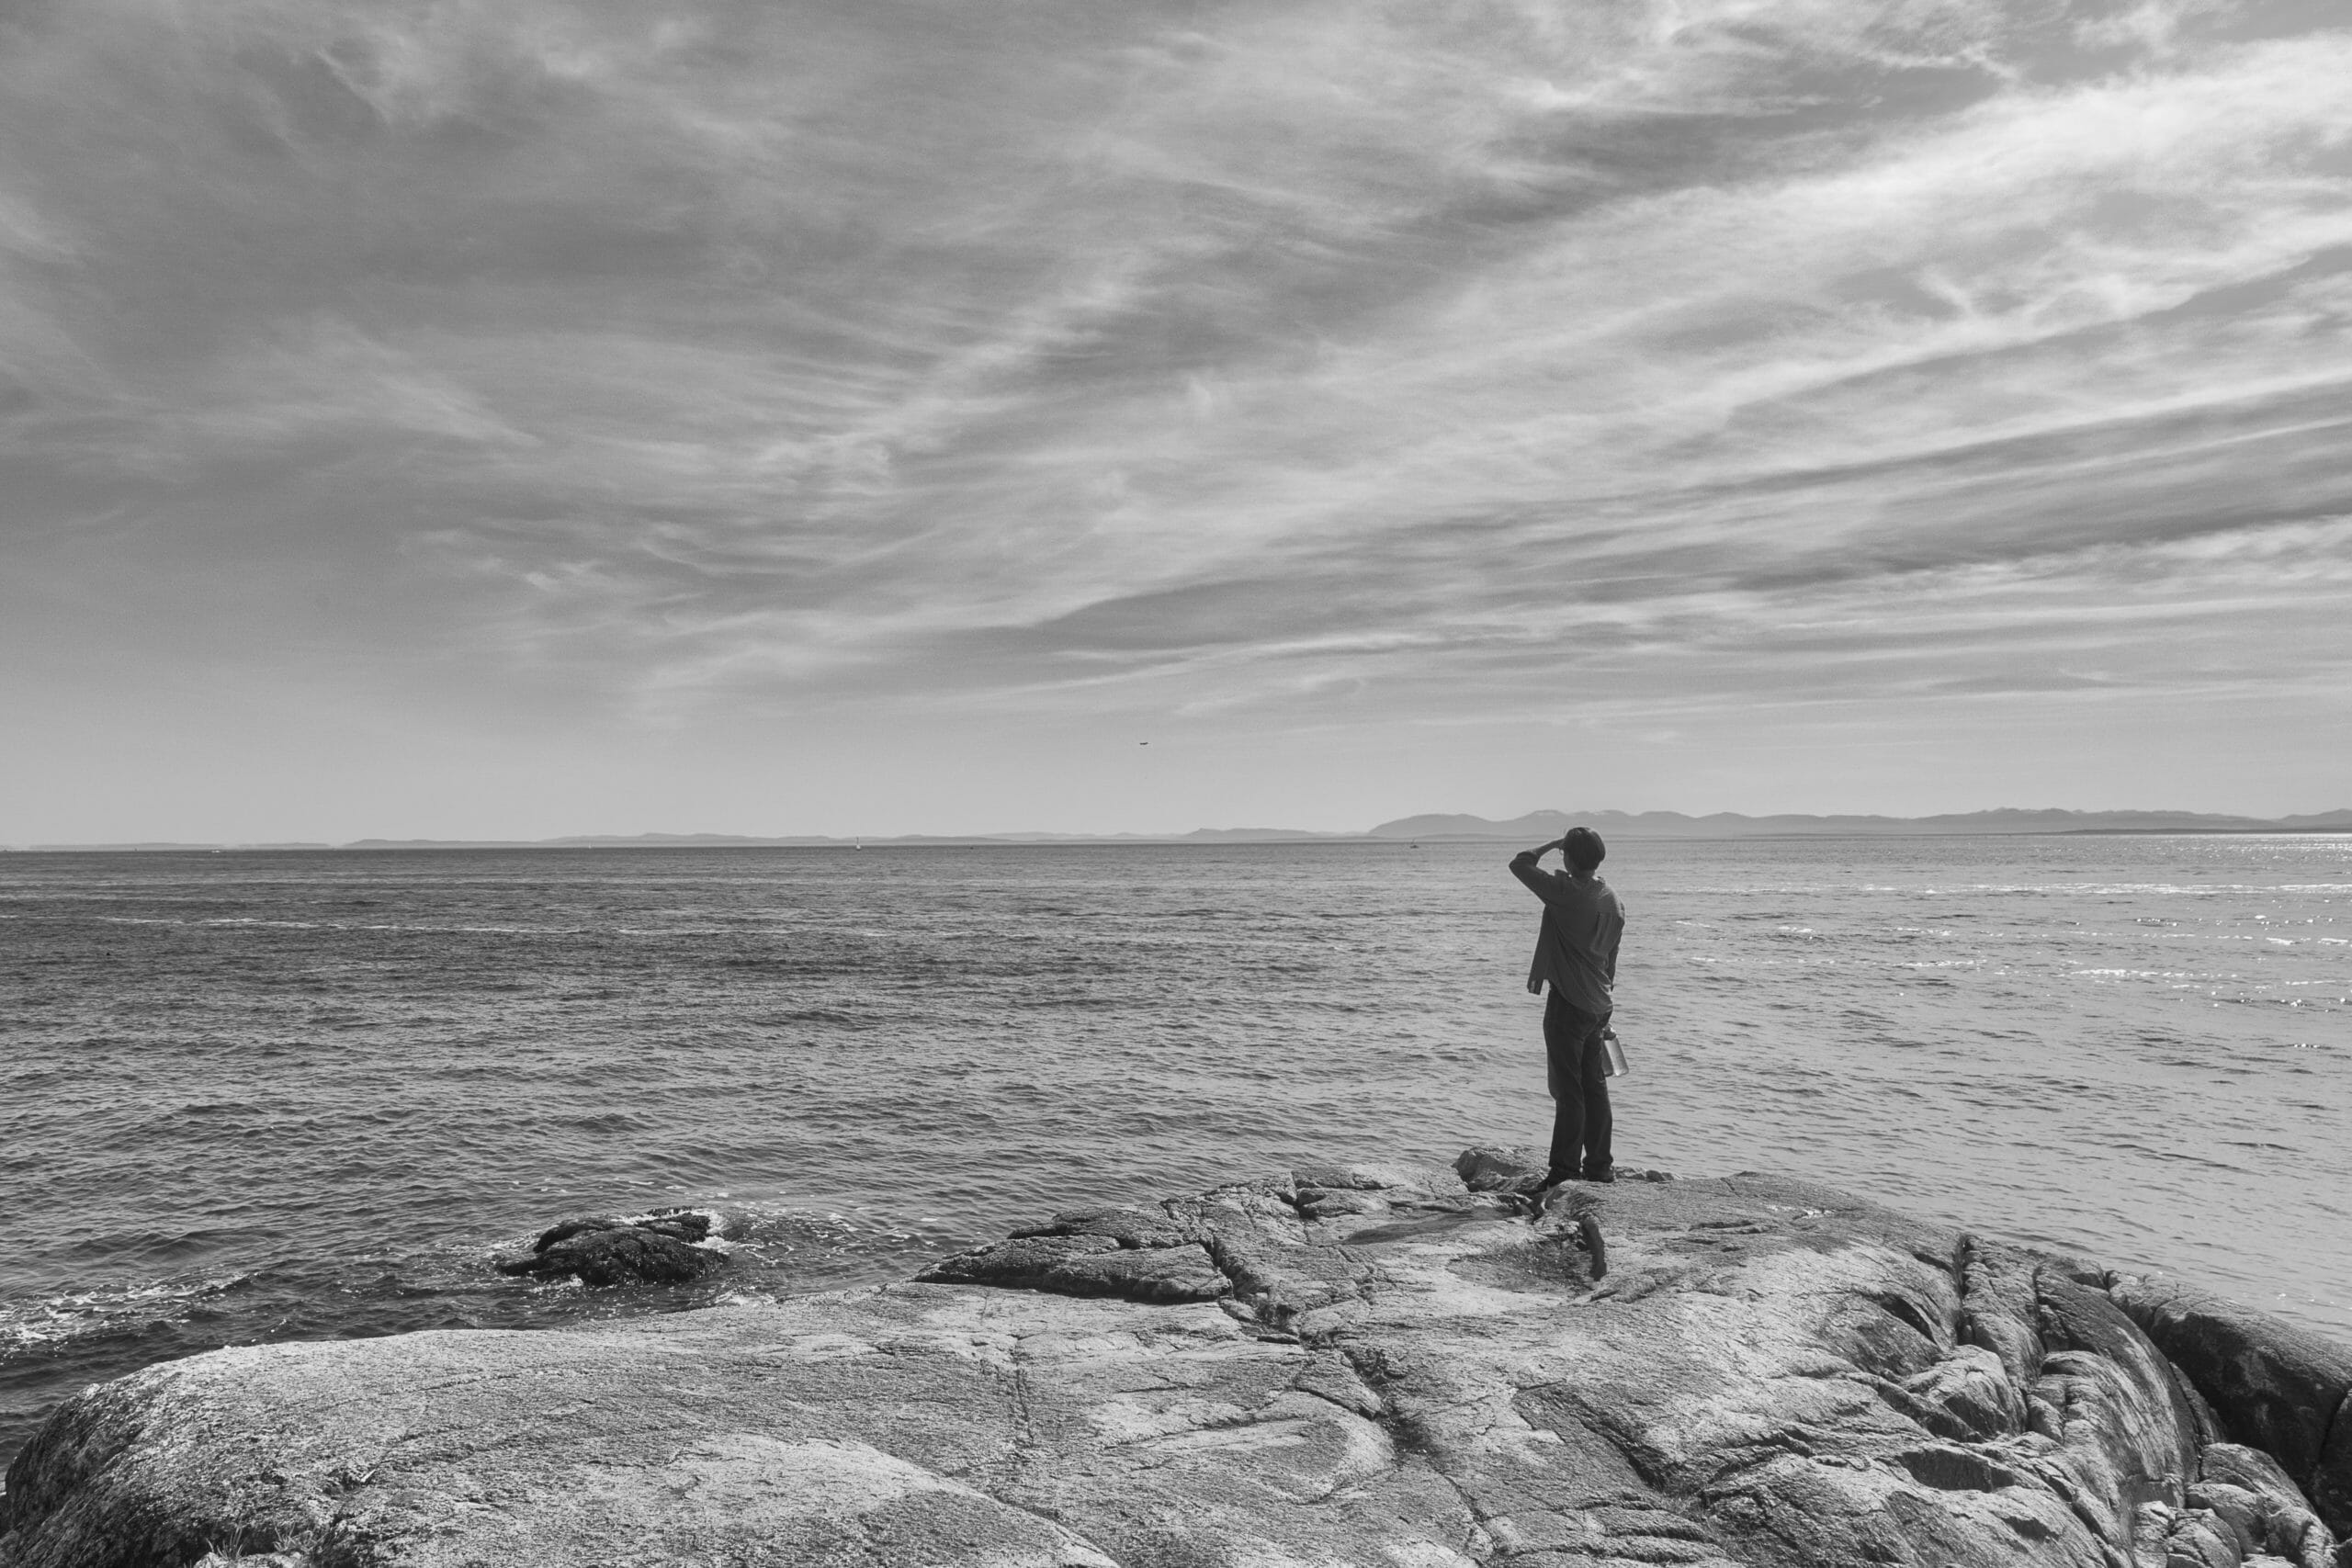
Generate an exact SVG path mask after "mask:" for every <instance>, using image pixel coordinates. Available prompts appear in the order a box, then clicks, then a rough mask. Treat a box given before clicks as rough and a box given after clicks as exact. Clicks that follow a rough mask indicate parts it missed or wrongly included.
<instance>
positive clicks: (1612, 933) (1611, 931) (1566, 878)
mask: <svg viewBox="0 0 2352 1568" xmlns="http://www.w3.org/2000/svg"><path fill="white" fill-rule="evenodd" d="M1510 874H1512V875H1513V876H1516V877H1518V878H1519V879H1520V880H1521V882H1524V883H1525V884H1527V887H1528V891H1530V892H1531V893H1533V894H1534V895H1535V896H1536V897H1538V898H1541V899H1543V900H1544V929H1543V930H1542V931H1540V932H1538V933H1537V935H1536V938H1535V962H1534V963H1533V964H1531V965H1530V966H1529V968H1528V971H1527V988H1528V989H1529V990H1531V991H1541V990H1543V988H1544V982H1545V981H1547V980H1548V981H1550V982H1551V983H1552V989H1553V990H1554V991H1555V992H1556V993H1558V995H1559V997H1560V999H1561V1000H1563V1001H1565V1002H1566V1003H1567V1004H1568V1005H1569V1006H1571V1007H1574V1008H1576V1009H1577V1010H1580V1011H1584V1012H1589V1013H1591V1014H1593V1015H1594V1016H1595V1017H1601V1016H1605V1015H1606V1014H1607V1013H1608V1011H1609V1010H1610V1000H1609V990H1610V987H1611V986H1613V985H1615V984H1616V981H1617V942H1618V939H1619V938H1621V937H1622V936H1623V935H1624V934H1625V910H1624V907H1623V905H1621V904H1619V903H1618V902H1617V895H1616V894H1614V893H1612V892H1611V891H1610V890H1609V884H1607V883H1605V882H1603V881H1601V880H1600V877H1599V876H1589V877H1587V878H1585V879H1584V880H1583V881H1581V882H1579V881H1578V880H1577V878H1576V877H1575V876H1573V875H1571V874H1569V873H1567V872H1565V871H1544V870H1543V869H1541V868H1540V867H1539V866H1538V865H1537V864H1536V855H1535V852H1534V851H1532V850H1528V851H1524V852H1521V853H1520V854H1519V855H1517V856H1516V857H1514V858H1513V859H1512V861H1511V863H1510Z"/></svg>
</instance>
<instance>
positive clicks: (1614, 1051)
mask: <svg viewBox="0 0 2352 1568" xmlns="http://www.w3.org/2000/svg"><path fill="white" fill-rule="evenodd" d="M1600 1043H1601V1045H1602V1046H1603V1047H1604V1048H1606V1049H1607V1051H1608V1052H1609V1060H1608V1062H1607V1064H1606V1065H1604V1066H1602V1067H1601V1069H1600V1076H1601V1077H1607V1078H1622V1077H1624V1076H1625V1075H1626V1074H1627V1073H1630V1072H1632V1071H1633V1070H1634V1069H1633V1066H1631V1065H1630V1064H1629V1063H1627V1061H1626V1060H1625V1047H1624V1046H1623V1045H1622V1044H1620V1043H1618V1040H1617V1032H1616V1031H1615V1030H1613V1029H1604V1030H1602V1031H1601V1032H1600Z"/></svg>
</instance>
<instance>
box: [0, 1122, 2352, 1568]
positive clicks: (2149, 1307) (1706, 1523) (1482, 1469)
mask: <svg viewBox="0 0 2352 1568" xmlns="http://www.w3.org/2000/svg"><path fill="white" fill-rule="evenodd" d="M1461 1170H1462V1172H1463V1173H1464V1175H1466V1176H1467V1177H1468V1178H1469V1179H1468V1180H1467V1181H1465V1180H1464V1179H1462V1177H1461V1176H1457V1175H1456V1174H1455V1173H1452V1172H1441V1171H1419V1170H1412V1169H1405V1168H1377V1167H1363V1168H1347V1169H1338V1170H1331V1169H1324V1170H1301V1171H1297V1172H1294V1173H1293V1174H1292V1175H1291V1176H1290V1177H1289V1178H1288V1179H1282V1180H1269V1181H1261V1182H1251V1183H1246V1184H1241V1185H1236V1186H1231V1187H1226V1188H1220V1189H1218V1190H1214V1191H1211V1192H1208V1193H1205V1194H1203V1195H1201V1196H1199V1197H1196V1198H1185V1199H1176V1200H1171V1201H1166V1202H1162V1203H1159V1204H1157V1205H1153V1206H1150V1207H1120V1208H1106V1207H1091V1208H1082V1209H1073V1210H1071V1211H1069V1212H1067V1213H1062V1214H1058V1215H1056V1216H1054V1217H1053V1218H1052V1219H1051V1220H1050V1221H1048V1222H1047V1223H1045V1224H1039V1225H1035V1226H1033V1227H1030V1228H1029V1229H1028V1230H1026V1231H1025V1232H1023V1234H1022V1235H1018V1236H1015V1237H1012V1238H1010V1239H1008V1240H1007V1241H1005V1242H1002V1243H999V1244H997V1245H995V1246H992V1247H982V1248H978V1249H977V1250H975V1251H973V1252H971V1253H967V1254H965V1255H963V1256H962V1257H959V1258H953V1259H950V1260H948V1261H946V1262H944V1263H943V1264H941V1265H940V1266H939V1267H937V1268H936V1269H933V1270H931V1271H930V1273H929V1274H928V1275H927V1276H926V1277H925V1279H924V1280H922V1281H915V1282H910V1283H907V1284H901V1285H892V1286H886V1287H881V1288H877V1289H872V1290H864V1291H850V1292H835V1293H831V1294H828V1295H821V1296H809V1297H804V1298H798V1299H793V1300H786V1301H783V1302H778V1303H774V1304H769V1305H751V1306H732V1307H718V1308H711V1309H707V1310H704V1311H700V1312H695V1313H686V1314H671V1315H664V1316H660V1317H653V1318H648V1319H641V1320H638V1321H634V1322H630V1323H627V1324H621V1325H597V1326H594V1327H582V1328H574V1329H567V1330H561V1331H554V1330H549V1331H540V1332H536V1333H494V1332H480V1333H437V1334H416V1335H409V1336H404V1337H398V1338H391V1339H377V1340H361V1341H353V1342H343V1343H333V1344H306V1345H284V1346H276V1347H269V1348H241V1349H231V1350H222V1351H216V1352H213V1353H211V1354H209V1355H205V1356H198V1357H194V1358H191V1359H187V1360H185V1361H178V1362H173V1363H169V1364H166V1365H163V1366H158V1367H153V1368H150V1369H148V1370H146V1371H142V1372H140V1373H137V1374H135V1375H133V1376H131V1377H129V1378H124V1379H121V1380H119V1381H118V1382H112V1383H107V1384H104V1385H101V1386H99V1387H96V1388H94V1389H92V1390H90V1391H88V1392H87V1393H84V1394H83V1395H81V1396H80V1397H78V1398H76V1399H74V1400H72V1401H69V1402H68V1403H67V1404H64V1405H63V1406H62V1407H61V1408H60V1409H59V1410H58V1411H57V1412H56V1413H55V1414H54V1415H53V1416H51V1419H50V1420H49V1422H48V1423H47V1424H46V1425H45V1426H44V1427H43V1428H42V1429H41V1431H40V1433H39V1435H38V1436H37V1437H36V1438H34V1440H33V1441H32V1443H31V1444H29V1445H28V1447H27V1449H26V1450H24V1452H23V1453H22V1454H21V1455H19V1456H18V1458H17V1461H16V1463H15V1464H14V1465H13V1466H12V1467H11V1470H10V1473H9V1483H8V1491H7V1494H6V1498H5V1500H0V1530H4V1531H5V1533H0V1564H6V1565H7V1568H130V1565H133V1564H141V1565H144V1564H151V1563H172V1564H185V1563H199V1562H214V1561H220V1562H226V1561H228V1560H230V1559H232V1558H234V1557H237V1556H240V1555H242V1557H243V1561H245V1562H248V1563H251V1562H255V1561H256V1559H259V1560H262V1561H266V1562H273V1563H276V1564H278V1565H282V1568H367V1565H374V1564H386V1565H389V1564H415V1565H419V1568H424V1565H442V1564H447V1565H450V1568H457V1565H459V1564H492V1563H495V1564H502V1565H506V1564H516V1565H528V1564H558V1563H564V1564H589V1563H622V1562H627V1563H632V1564H654V1563H665V1564H666V1563H676V1564H685V1563H697V1564H709V1563H729V1564H752V1563H775V1564H786V1563H791V1564H803V1563H806V1564H840V1565H843V1568H847V1565H850V1564H859V1565H867V1564H899V1563H908V1564H914V1563H940V1564H951V1563H953V1564H963V1563H970V1564H979V1563H989V1564H1022V1563H1058V1564H1070V1565H1075V1564H1093V1565H1103V1564H1124V1565H1128V1568H1144V1565H1146V1564H1150V1565H1155V1568H1158V1565H1170V1564H1200V1565H1208V1564H1227V1565H1231V1568H1244V1565H1249V1568H1297V1565H1307V1564H1312V1565H1317V1568H1321V1565H1330V1564H1355V1563H1363V1564H1383V1565H1400V1568H1439V1565H1446V1564H1455V1565H1458V1564H1468V1563H1482V1564H1498V1565H1501V1564H1508V1565H1509V1568H1631V1565H1633V1564H1654V1563H1689V1564H1702V1565H1705V1564H1712V1565H1715V1568H1729V1565H1732V1564H1759V1565H1760V1564H1774V1565H1786V1568H1838V1565H1845V1564H1853V1565H1856V1568H1860V1564H1865V1563H1916V1564H1922V1565H1924V1568H1946V1565H1951V1564H1965V1565H1968V1568H1980V1565H1981V1568H1993V1565H1995V1564H2017V1563H2028V1564H2052V1565H2055V1564H2069V1565H2075V1564H2079V1565H2082V1568H2284V1565H2288V1564H2291V1565H2293V1568H2338V1564H2339V1563H2344V1564H2352V1557H2344V1558H2339V1555H2338V1552H2337V1548H2336V1532H2338V1531H2340V1530H2342V1529H2344V1528H2345V1527H2346V1524H2347V1523H2352V1521H2347V1520H2346V1518H2345V1517H2344V1516H2343V1512H2342V1508H2343V1503H2342V1500H2341V1494H2340V1492H2331V1491H2329V1490H2327V1488H2328V1486H2330V1485H2335V1484H2336V1483H2335V1480H2334V1479H2333V1478H2335V1477H2336V1476H2338V1475H2339V1474H2340V1473H2341V1472H2340V1470H2339V1469H2335V1468H2331V1466H2336V1465H2338V1464H2339V1461H2340V1459H2341V1455H2340V1453H2339V1452H2338V1450H2337V1449H2336V1448H2335V1447H2334V1446H2333V1445H2335V1444H2337V1443H2340V1442H2341V1441H2343V1440H2345V1438H2344V1434H2343V1433H2342V1431H2341V1426H2342V1423H2343V1422H2344V1421H2345V1420H2346V1419H2352V1417H2346V1415H2345V1413H2344V1411H2343V1408H2342V1383H2341V1382H2340V1380H2339V1379H2338V1372H2339V1371H2341V1370H2342V1367H2343V1360H2342V1352H2341V1351H2340V1350H2338V1349H2337V1348H2335V1347H2333V1346H2329V1345H2327V1344H2326V1343H2325V1342H2324V1341H2319V1340H2315V1339H2312V1338H2311V1337H2309V1336H2298V1335H2296V1334H2295V1333H2294V1332H2293V1331H2292V1330H2290V1329H2286V1328H2284V1326H2283V1325H2277V1324H2272V1323H2270V1322H2269V1321H2268V1320H2267V1319H2263V1318H2261V1317H2260V1316H2259V1314H2251V1313H2246V1312H2245V1311H2244V1310H2243V1309H2237V1308H2230V1307H2225V1306H2223V1305H2222V1304H2221V1303H2212V1302H2211V1301H2210V1300H2208V1299H2206V1298H2202V1297H2192V1296H2190V1295H2189V1294H2188V1293H2187V1292H2181V1291H2179V1290H2178V1289H2177V1288H2176V1287H2171V1286H2168V1285H2165V1284H2164V1283H2162V1282H2160V1281H2159V1282H2151V1281H2146V1280H2123V1279H2118V1278H2113V1277H2110V1276H2109V1275H2108V1274H2106V1273H2105V1272H2103V1271H2102V1270H2099V1269H2096V1268H2093V1267H2090V1266H2088V1265H2086V1264H2083V1263H2080V1262H2078V1261H2074V1260H2070V1259H2066V1258H2057V1257H2053V1256H2051V1255H2048V1254H2043V1253H2037V1252H2032V1251H2029V1250H2027V1249H2024V1248H2019V1247H2010V1246H2007V1245H2004V1244H2001V1243H1999V1242H1996V1241H1994V1240H1990V1239H1987V1238H1983V1237H1976V1236H1971V1235H1966V1234H1963V1233H1962V1232H1959V1231H1957V1230H1954V1229H1951V1228H1949V1227H1946V1226H1941V1225H1937V1224H1928V1223H1925V1222H1922V1221H1918V1220H1915V1219H1912V1218H1909V1217H1906V1216H1905V1215H1903V1214H1899V1213H1894V1212H1893V1211H1890V1210H1887V1209H1883V1208H1880V1207H1878V1206H1876V1205H1873V1204H1871V1203H1868V1202H1864V1201H1859V1200H1857V1199H1854V1198H1852V1197H1849V1196H1847V1195H1845V1194H1842V1193H1839V1192H1837V1191H1834V1190H1829V1189H1826V1188H1823V1187H1819V1186H1815V1185H1812V1184H1809V1183H1805V1182H1801V1181H1793V1180H1788V1179H1781V1178H1774V1177H1766V1176H1749V1175H1743V1176H1736V1177H1729V1178H1724V1179H1711V1180H1682V1181H1666V1180H1658V1181H1646V1182H1630V1181H1628V1182H1620V1183H1618V1184H1616V1185H1613V1186H1589V1185H1578V1186H1576V1187H1572V1188H1569V1189H1566V1190H1563V1191H1562V1192H1561V1193H1560V1194H1558V1195H1556V1196H1555V1201H1553V1202H1552V1203H1551V1204H1550V1205H1549V1206H1548V1210H1547V1212H1546V1213H1541V1214H1531V1213H1529V1212H1528V1209H1529V1205H1528V1204H1527V1202H1526V1201H1524V1199H1523V1198H1521V1197H1520V1196H1519V1195H1518V1194H1517V1193H1516V1192H1515V1191H1514V1188H1515V1187H1517V1186H1521V1185H1523V1184H1524V1183H1523V1177H1524V1176H1525V1175H1526V1174H1527V1172H1526V1170H1525V1168H1523V1166H1521V1162H1519V1161H1518V1160H1517V1159H1516V1158H1515V1157H1514V1156H1510V1155H1509V1154H1508V1153H1498V1152H1497V1151H1478V1152H1476V1153H1475V1154H1474V1155H1473V1156H1465V1157H1464V1162H1463V1165H1462V1167H1461ZM1474 1188H1479V1189H1484V1190H1473V1189H1474ZM607 1228H609V1227H607ZM1589 1232H1597V1233H1598V1234H1599V1235H1600V1237H1602V1238H1604V1239H1605V1246H1606V1248H1607V1253H1608V1260H1609V1266H1608V1269H1607V1272H1606V1273H1605V1275H1603V1274H1601V1273H1600V1271H1599V1270H1598V1269H1596V1268H1595V1263H1596V1262H1597V1261H1598V1259H1597V1258H1596V1256H1595V1253H1594V1251H1593V1250H1591V1249H1590V1248H1589V1247H1588V1246H1586V1245H1580V1243H1579V1235H1580V1234H1582V1233H1589ZM579 1234H594V1230H591V1231H588V1232H582V1233H579ZM565 1239H566V1238H563V1237H558V1238H556V1239H555V1240H553V1241H550V1242H548V1244H547V1246H546V1247H543V1248H542V1249H541V1251H542V1253H544V1252H548V1251H552V1250H553V1249H554V1248H555V1247H558V1246H560V1245H561V1244H562V1242H563V1241H564V1240H565ZM2331 1358H2334V1359H2331ZM2331 1391H2334V1392H2333V1393H2332V1392H2331ZM2331 1398H2334V1399H2335V1404H2336V1407H2335V1409H2334V1410H2333V1411H2327V1410H2324V1406H2326V1404H2328V1401H2329V1400H2330V1399H2331ZM2315 1496H2316V1497H2317V1498H2318V1499H2319V1506H2316V1507H2315V1506H2313V1498H2314V1497H2315ZM2323 1516H2326V1517H2323Z"/></svg>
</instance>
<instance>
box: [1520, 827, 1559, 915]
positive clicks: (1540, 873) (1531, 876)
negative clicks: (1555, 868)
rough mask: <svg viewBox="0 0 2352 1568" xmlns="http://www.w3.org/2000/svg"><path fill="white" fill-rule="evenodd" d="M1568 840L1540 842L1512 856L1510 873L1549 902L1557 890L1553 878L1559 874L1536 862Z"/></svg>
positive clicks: (1537, 895) (1529, 889)
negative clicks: (1530, 848)
mask: <svg viewBox="0 0 2352 1568" xmlns="http://www.w3.org/2000/svg"><path fill="white" fill-rule="evenodd" d="M1566 842H1567V840H1566V839H1555V840H1552V841H1551V842H1550V843H1548V844H1538V845H1536V846H1535V847H1534V848H1533V849H1532V850H1521V851H1520V852H1519V853H1517V854H1515V855H1513V856H1511V857H1510V874H1512V875H1513V876H1516V877H1518V878H1519V879H1520V880H1521V882H1524V883H1525V884H1527V890H1528V891H1529V892H1530V893H1532V894H1534V895H1535V896H1536V897H1538V898H1541V899H1543V900H1544V902H1545V903H1547V904H1548V903H1550V902H1551V901H1552V898H1553V896H1554V894H1555V891H1556V885H1555V882H1554V880H1553V879H1554V877H1555V875H1556V873H1554V872H1549V871H1545V870H1544V869H1543V868H1542V867H1540V866H1538V865H1537V864H1536V862H1538V861H1540V860H1542V859H1543V858H1544V855H1545V854H1546V853H1547V852H1550V851H1553V850H1556V849H1558V848H1560V847H1561V846H1562V845H1564V844H1566Z"/></svg>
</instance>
